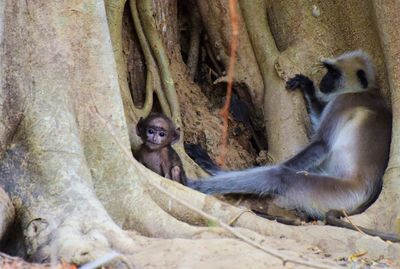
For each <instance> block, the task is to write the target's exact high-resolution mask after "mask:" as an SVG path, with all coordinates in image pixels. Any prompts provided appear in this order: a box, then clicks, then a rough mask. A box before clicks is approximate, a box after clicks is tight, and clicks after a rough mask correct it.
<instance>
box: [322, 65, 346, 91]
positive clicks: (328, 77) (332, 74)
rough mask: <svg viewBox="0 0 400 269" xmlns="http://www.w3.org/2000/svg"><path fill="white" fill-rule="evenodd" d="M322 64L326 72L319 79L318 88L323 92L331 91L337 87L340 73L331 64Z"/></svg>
mask: <svg viewBox="0 0 400 269" xmlns="http://www.w3.org/2000/svg"><path fill="white" fill-rule="evenodd" d="M323 65H324V67H325V68H326V69H327V72H326V74H325V75H324V76H323V78H322V79H321V82H320V84H319V89H320V91H321V92H323V93H332V92H334V91H335V89H337V88H338V86H339V83H340V79H341V77H342V74H341V72H340V71H339V70H338V69H336V67H335V66H334V65H333V64H330V63H326V62H323Z"/></svg>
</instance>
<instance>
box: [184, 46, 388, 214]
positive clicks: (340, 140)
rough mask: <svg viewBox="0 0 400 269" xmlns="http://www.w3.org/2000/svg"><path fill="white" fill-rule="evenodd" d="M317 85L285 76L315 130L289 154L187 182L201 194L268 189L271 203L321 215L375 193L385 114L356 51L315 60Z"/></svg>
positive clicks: (371, 74) (366, 202)
mask: <svg viewBox="0 0 400 269" xmlns="http://www.w3.org/2000/svg"><path fill="white" fill-rule="evenodd" d="M322 64H323V66H324V67H325V68H326V74H325V75H324V76H323V78H322V80H321V82H320V85H319V88H316V87H314V83H313V82H312V81H311V80H310V79H309V78H308V77H306V76H303V75H296V76H295V77H293V78H291V79H289V80H288V82H287V88H288V90H295V89H296V88H299V89H300V90H302V92H303V93H304V97H305V99H306V101H307V105H308V108H309V112H310V116H311V120H312V123H313V126H315V128H316V130H315V134H314V135H313V137H312V139H311V141H310V143H309V144H308V145H307V146H306V147H305V148H304V149H303V150H301V151H300V152H299V153H297V154H296V155H295V156H294V157H292V158H291V159H289V160H287V161H285V162H283V163H281V164H277V165H274V166H267V167H258V168H252V169H248V170H243V171H233V172H226V173H221V174H218V175H217V176H214V177H211V178H208V179H204V180H197V181H192V180H191V181H189V182H188V186H190V187H191V188H193V189H196V190H199V191H201V192H203V193H207V194H229V193H243V194H256V195H272V197H273V198H274V203H275V204H277V205H279V206H281V207H284V208H288V209H297V210H299V211H302V212H304V213H306V214H307V215H308V216H310V217H312V218H318V219H323V218H324V217H325V214H326V213H327V212H328V211H331V210H345V211H346V212H347V213H348V214H356V213H360V212H362V211H363V210H365V209H366V208H367V207H369V206H370V205H371V204H372V203H373V202H374V201H375V200H376V199H377V197H378V195H379V193H380V191H381V188H382V176H383V173H384V171H385V169H386V166H387V162H388V158H389V148H390V140H391V113H390V111H389V110H388V109H387V108H386V107H385V104H384V102H383V99H382V97H381V95H380V92H379V89H378V88H377V85H376V82H375V71H374V67H373V64H372V62H371V60H370V58H369V56H368V55H367V54H366V53H364V52H363V51H361V50H357V51H353V52H347V53H344V54H343V55H340V56H338V57H336V58H333V59H327V60H324V61H323V62H322Z"/></svg>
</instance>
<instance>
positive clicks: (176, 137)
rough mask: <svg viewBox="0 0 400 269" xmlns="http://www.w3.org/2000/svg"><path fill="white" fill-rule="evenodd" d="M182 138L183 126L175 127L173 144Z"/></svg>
mask: <svg viewBox="0 0 400 269" xmlns="http://www.w3.org/2000/svg"><path fill="white" fill-rule="evenodd" d="M180 138H181V128H179V127H178V128H176V129H175V132H174V137H173V139H172V142H171V144H172V145H173V144H175V143H176V142H178V141H179V139H180Z"/></svg>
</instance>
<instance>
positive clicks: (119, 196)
mask: <svg viewBox="0 0 400 269" xmlns="http://www.w3.org/2000/svg"><path fill="white" fill-rule="evenodd" d="M67 2H68V3H67ZM188 3H189V4H188V5H189V7H193V9H196V8H198V13H199V14H200V16H201V21H202V22H203V26H204V29H205V31H206V33H207V38H205V37H204V38H203V37H201V34H200V40H202V41H201V42H207V44H206V45H204V44H200V45H199V46H200V48H199V50H198V51H200V52H198V53H199V54H200V55H203V56H204V57H205V58H207V57H209V58H207V59H209V61H210V62H214V64H213V68H215V69H217V68H216V67H218V66H219V68H220V75H221V77H219V78H218V79H217V84H221V82H224V79H225V78H224V77H223V76H224V74H223V69H226V66H227V63H228V53H227V51H228V47H229V42H230V41H229V40H230V33H229V32H227V30H226V29H230V28H229V27H228V26H227V25H228V24H229V18H228V11H227V10H228V9H227V2H226V1H197V5H194V3H195V1H189V2H188ZM190 5H192V6H190ZM186 8H188V7H186ZM397 9H398V7H397V5H396V4H395V3H394V2H393V3H392V2H384V3H383V1H382V3H379V4H377V3H372V2H360V1H339V2H338V3H330V2H329V3H328V2H320V3H319V4H318V6H313V5H312V4H311V3H310V2H306V1H300V0H298V1H293V2H290V3H289V2H287V1H267V2H265V3H264V2H263V1H254V2H251V1H239V4H238V12H239V13H240V20H239V25H240V27H241V28H240V34H239V40H240V47H239V51H238V57H237V59H236V60H237V61H238V62H237V69H236V73H235V85H236V86H237V89H236V90H237V91H238V92H240V91H248V94H249V95H250V100H251V102H252V105H253V106H255V107H256V108H255V110H256V113H255V114H256V117H259V116H260V115H261V117H264V120H265V121H264V122H265V128H266V131H267V133H268V136H267V137H268V144H269V154H270V155H271V156H272V157H273V159H274V161H279V160H282V159H283V158H285V157H287V156H289V155H291V154H292V153H293V152H295V151H296V150H297V149H298V148H299V147H300V146H302V145H303V144H304V143H305V142H306V133H307V132H306V131H307V120H306V117H305V109H304V106H303V101H302V99H301V98H300V95H299V94H297V93H287V92H285V90H284V80H285V79H286V78H287V77H289V76H291V75H293V74H294V73H296V72H299V71H301V72H304V73H306V74H307V73H311V75H312V76H313V77H317V76H318V72H314V71H315V68H314V67H315V66H313V63H315V62H317V61H318V59H319V57H320V56H321V55H326V56H330V55H333V54H336V53H338V52H341V51H343V50H345V49H354V48H358V47H361V46H362V47H363V48H364V49H366V50H367V51H368V52H370V53H371V54H372V56H373V58H374V60H376V62H377V70H378V74H379V78H380V82H381V85H382V87H383V88H382V89H383V92H384V93H385V94H386V96H387V97H388V100H389V98H390V94H388V93H389V90H388V89H389V86H390V92H391V97H392V99H391V101H392V107H393V112H394V131H393V143H392V152H391V159H390V165H389V169H388V172H387V174H386V176H385V183H384V184H385V189H384V191H383V193H382V196H381V198H380V199H379V200H378V202H377V204H376V205H374V206H373V207H372V208H371V210H370V211H368V212H367V213H366V218H367V219H372V220H373V222H374V223H376V224H377V225H382V224H383V223H385V222H388V225H386V226H385V229H386V230H390V231H396V229H397V231H398V229H399V228H398V225H399V224H398V223H399V221H398V219H399V207H398V204H399V203H392V201H397V200H398V199H399V196H398V193H400V192H399V191H398V188H399V186H398V183H397V181H396V180H395V176H396V175H397V174H398V171H397V167H398V162H399V158H398V152H399V150H398V148H399V147H398V146H397V144H398V141H397V140H398V136H399V135H398V130H399V128H396V127H397V124H398V123H397V121H398V117H399V116H398V107H397V106H398V102H397V100H398V98H397V94H398V92H399V90H398V89H397V88H398V84H399V81H398V78H397V77H396V76H395V75H394V74H397V71H398V70H397V69H398V66H399V65H398V64H396V63H397V61H398V57H397V54H396V50H395V49H396V48H397V46H396V45H398V44H397V43H398V38H397V36H398V35H395V34H393V35H389V34H387V33H395V29H397V28H393V27H392V28H390V29H389V25H394V24H396V25H397V24H398V22H397V20H396V18H397V17H396V14H397V13H396V11H397ZM179 10H180V6H179V3H177V2H176V1H168V3H165V1H150V0H137V1H135V0H130V1H129V2H128V1H125V0H120V1H105V3H103V1H95V0H84V1H75V0H74V1H51V2H49V1H23V0H6V1H2V2H0V18H1V19H0V43H1V47H0V62H1V67H2V68H1V69H0V83H1V94H0V104H1V105H0V106H1V109H0V117H1V121H0V156H1V161H0V185H1V187H2V188H3V189H4V190H5V192H6V193H7V195H8V196H9V197H10V200H11V201H12V205H11V204H10V201H9V199H8V197H7V195H6V194H3V193H2V192H1V190H0V198H2V197H3V198H4V199H0V212H1V213H2V214H1V216H2V219H0V238H1V237H3V238H2V242H1V246H2V250H7V252H8V253H12V254H16V255H17V254H18V255H19V256H22V257H23V258H25V259H28V260H30V261H36V262H54V259H59V260H63V261H66V262H69V263H75V264H78V265H80V264H84V263H86V262H89V261H93V260H96V259H97V258H101V257H104V256H107V254H110V253H113V252H112V251H116V252H117V254H121V255H122V256H118V258H117V259H116V260H113V262H114V263H113V265H115V266H116V267H129V266H131V267H135V266H137V267H139V268H141V267H146V266H147V267H149V266H154V267H191V268H197V267H198V268H204V267H207V268H222V267H227V266H230V267H232V268H243V267H249V268H265V267H271V266H274V267H279V266H282V262H283V263H292V264H296V266H298V267H301V266H303V267H315V268H333V267H335V266H337V263H338V261H337V260H338V259H339V258H340V257H349V256H350V255H352V254H354V253H359V252H365V251H366V252H367V254H366V257H367V258H369V259H371V260H378V261H381V260H382V257H385V258H387V259H393V260H394V261H397V262H398V261H399V253H400V245H399V244H390V243H387V242H383V241H382V240H380V239H377V238H371V237H370V236H366V235H362V234H359V233H357V232H354V231H348V230H340V232H338V230H337V228H333V227H325V226H321V225H307V226H302V227H289V226H286V225H282V224H279V223H276V222H271V221H267V220H264V219H261V218H259V217H257V216H255V215H254V214H252V213H251V212H249V211H248V210H244V209H241V208H237V207H234V206H231V205H228V204H226V203H223V202H221V201H219V200H217V199H215V198H213V197H208V196H205V195H203V194H200V193H197V192H195V191H193V190H190V189H188V188H186V187H184V186H182V185H179V184H177V183H175V182H172V181H170V180H166V179H164V178H162V177H160V176H158V175H156V174H155V173H153V172H151V171H149V170H148V169H146V168H145V167H144V166H143V165H141V164H139V163H138V162H137V161H136V160H135V159H134V158H133V157H132V154H131V149H132V148H133V149H134V148H136V147H137V146H138V145H139V144H140V140H139V139H138V137H137V136H136V134H135V131H134V129H135V128H134V127H135V124H136V122H137V120H138V119H139V118H140V117H142V116H146V115H147V114H148V113H150V111H152V110H154V109H158V110H161V111H162V112H164V113H165V114H167V115H168V116H170V117H171V118H172V119H173V120H174V121H175V123H177V124H178V125H179V126H182V127H183V129H184V131H185V132H184V134H185V138H184V139H183V140H185V141H187V140H189V139H193V140H194V141H200V140H201V141H203V142H202V143H204V144H205V145H206V147H207V149H208V150H210V152H211V154H212V155H213V157H215V156H216V155H218V153H219V148H218V145H219V136H220V130H221V129H220V127H221V120H220V118H219V117H220V116H219V114H218V112H219V111H218V109H216V106H213V104H211V102H210V100H211V99H212V98H210V96H209V95H208V94H207V92H206V91H205V90H204V89H200V87H199V85H197V84H196V82H199V81H198V80H195V81H193V80H192V78H191V74H190V73H189V69H188V68H187V66H186V64H185V63H184V61H183V59H182V54H181V51H182V50H183V48H182V47H181V44H182V41H181V37H182V36H181V28H180V27H181V23H182V21H180V20H182V19H183V18H182V17H180V16H178V15H177V14H178V13H179ZM359 10H365V11H366V12H359ZM317 11H318V12H317ZM129 12H130V13H131V16H132V17H131V18H132V22H130V23H131V24H130V25H131V26H126V25H127V23H125V24H123V22H124V20H126V18H125V19H124V18H123V16H124V14H125V16H127V14H129ZM374 12H375V13H376V18H377V19H376V24H375V20H372V19H371V18H372V16H371V15H374V14H375V13H374ZM339 14H340V15H339ZM338 16H341V19H340V20H339V19H338ZM333 18H336V20H334V19H333ZM125 22H126V21H125ZM335 22H337V23H335ZM191 23H193V25H196V23H195V22H191ZM197 23H199V21H197ZM123 27H132V28H131V29H132V30H133V28H134V31H135V33H134V36H130V37H129V38H131V41H129V42H132V43H134V42H136V43H135V44H134V45H133V44H132V43H130V45H129V42H128V41H126V40H122V36H124V37H126V36H129V35H128V34H127V31H128V30H127V28H123ZM221 29H225V30H221ZM378 33H379V37H380V39H378V38H376V37H377V36H378ZM194 36H198V33H194ZM350 36H351V37H350ZM193 38H195V37H193ZM197 38H199V37H197ZM124 42H126V43H124ZM193 42H195V41H193ZM380 42H381V43H382V44H386V45H387V46H385V47H384V48H383V49H382V47H383V46H382V47H381V43H380ZM396 42H397V43H396ZM192 44H195V43H192ZM133 46H135V47H136V50H137V51H136V52H135V53H136V54H135V55H136V56H137V57H138V58H139V59H140V60H138V63H139V64H138V65H141V66H136V65H135V64H133V62H134V61H132V59H131V58H129V57H131V56H129V55H128V56H127V53H126V52H127V51H128V52H129V51H130V49H129V48H127V47H133ZM193 46H194V45H193ZM139 50H140V51H139ZM196 50H197V49H194V51H196ZM191 51H192V52H191V53H190V54H191V55H195V54H196V52H193V49H191ZM202 51H203V52H204V54H203V52H202ZM206 54H207V55H208V56H205V55H206ZM132 55H133V54H132ZM138 55H139V56H138ZM200 55H198V56H197V57H199V58H198V60H199V61H198V63H199V64H198V65H199V66H198V69H197V70H201V68H199V67H201V64H204V63H205V62H207V61H208V60H207V61H205V60H204V59H201V57H200ZM383 55H384V56H385V57H384V58H383ZM203 56H202V57H203ZM191 57H192V58H193V57H196V56H191ZM213 57H214V59H211V58H213ZM383 59H384V60H383ZM192 60H193V59H192ZM192 60H191V61H192ZM188 62H189V61H188ZM143 63H145V67H144V66H143ZM127 66H128V67H129V68H128V67H127ZM191 66H192V68H191V69H190V70H191V71H192V70H193V65H191ZM385 66H386V68H387V73H386V69H385ZM135 68H138V70H139V71H138V70H136V69H135ZM141 72H142V73H145V74H142V75H143V77H144V79H143V81H139V82H138V83H137V84H134V83H132V81H130V82H129V81H128V79H127V78H128V74H139V73H141ZM199 72H200V71H199ZM210 72H211V71H210ZM214 72H216V73H217V74H218V72H219V71H218V70H217V71H214ZM387 74H389V75H387ZM192 76H193V74H192ZM132 77H134V76H133V75H132ZM136 77H137V76H136ZM195 77H196V75H195ZM197 78H198V77H197ZM140 80H142V79H140ZM132 85H137V86H136V87H140V85H141V86H144V87H145V89H137V88H135V87H133V86H132ZM243 85H245V86H243ZM209 87H211V88H212V86H210V85H209ZM212 89H214V88H212ZM238 95H240V94H238ZM244 95H245V94H244ZM138 96H141V97H138ZM135 98H138V99H139V100H138V99H136V100H135ZM277 100H280V101H279V102H278V101H277ZM296 115H299V116H296ZM230 120H231V122H234V119H232V118H230ZM282 120H285V124H282V123H281V122H282ZM294 134H295V135H294ZM229 139H230V140H229V141H230V143H229V148H228V156H229V158H228V161H227V167H236V168H238V167H239V168H240V167H245V166H250V165H252V164H254V154H253V155H252V154H251V153H250V152H248V151H245V150H243V148H242V147H241V145H240V144H239V141H238V139H237V138H236V137H235V136H233V135H231V136H230V138H229ZM183 140H182V141H181V142H180V143H179V145H178V146H177V151H178V152H179V154H180V156H181V158H182V159H183V162H184V166H185V169H186V170H187V171H188V174H189V175H190V177H196V176H202V175H204V172H203V171H202V170H201V169H200V168H199V167H198V166H197V165H196V164H195V163H194V162H193V161H192V160H191V159H190V158H189V157H188V156H187V155H186V153H185V152H184V149H183ZM389 202H390V203H391V206H392V207H393V209H391V210H382V209H385V208H386V209H387V207H388V203H389ZM14 208H15V212H16V213H14ZM357 222H358V219H357ZM11 223H14V225H13V232H12V233H7V234H8V235H11V236H9V238H7V237H4V235H5V234H6V231H8V230H7V229H8V227H10V225H11ZM360 223H361V220H360ZM396 225H397V226H396ZM215 226H217V227H215ZM132 231H135V232H132ZM138 233H140V235H138ZM143 235H144V236H150V237H155V238H148V237H144V236H143ZM221 237H224V238H225V237H230V239H221ZM179 238H180V239H179ZM233 238H236V239H233ZM315 248H318V249H320V250H321V251H320V252H318V253H319V254H318V253H314V252H316V251H314V250H313V249H315ZM294 252H297V253H298V254H295V253H294ZM243 253H246V255H241V254H243ZM232 255H234V257H235V259H234V260H233V261H232V258H231V257H232ZM321 255H322V256H321ZM323 255H326V256H329V257H328V258H327V257H324V256H323ZM271 256H273V258H271ZM149 257H151V259H149ZM171 257H172V258H171ZM172 259H174V260H172ZM335 259H336V261H335ZM171 260H172V261H171ZM254 260H257V263H254V262H253V261H254ZM189 261H190V262H189ZM347 263H348V264H349V263H354V264H355V265H357V264H358V263H357V262H353V261H351V260H348V261H347ZM296 268H297V267H296Z"/></svg>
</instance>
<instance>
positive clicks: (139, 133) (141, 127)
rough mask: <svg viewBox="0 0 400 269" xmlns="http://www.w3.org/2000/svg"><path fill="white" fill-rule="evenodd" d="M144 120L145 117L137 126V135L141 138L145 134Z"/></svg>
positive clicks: (141, 118)
mask: <svg viewBox="0 0 400 269" xmlns="http://www.w3.org/2000/svg"><path fill="white" fill-rule="evenodd" d="M143 125H144V120H143V117H140V119H139V121H138V123H137V124H136V134H137V135H138V136H141V135H142V134H143V131H144V126H143Z"/></svg>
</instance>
